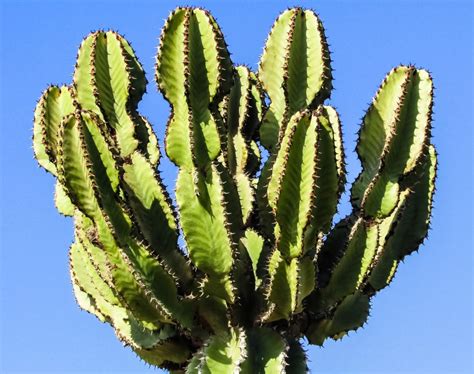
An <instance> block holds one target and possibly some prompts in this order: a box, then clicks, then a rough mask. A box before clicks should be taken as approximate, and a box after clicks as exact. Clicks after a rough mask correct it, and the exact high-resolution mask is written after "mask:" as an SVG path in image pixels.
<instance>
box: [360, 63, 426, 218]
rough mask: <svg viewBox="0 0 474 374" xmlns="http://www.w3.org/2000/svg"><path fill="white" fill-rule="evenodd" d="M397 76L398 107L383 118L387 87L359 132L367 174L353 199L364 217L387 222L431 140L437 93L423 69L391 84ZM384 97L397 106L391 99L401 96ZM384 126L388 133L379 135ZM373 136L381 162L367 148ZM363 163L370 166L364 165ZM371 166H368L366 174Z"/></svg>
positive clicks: (403, 71) (404, 71)
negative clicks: (403, 185)
mask: <svg viewBox="0 0 474 374" xmlns="http://www.w3.org/2000/svg"><path fill="white" fill-rule="evenodd" d="M397 75H400V76H401V77H402V78H401V79H399V83H398V85H395V89H396V91H397V92H400V94H399V97H398V100H397V101H396V103H394V105H395V107H394V108H393V107H391V106H389V108H390V110H391V112H390V111H389V113H386V114H385V113H383V114H381V110H382V109H379V107H380V106H375V104H377V103H378V100H377V99H378V98H380V97H382V98H384V95H382V93H384V91H386V90H388V88H387V84H385V85H383V86H382V88H381V89H380V91H379V95H378V97H377V98H376V100H375V101H374V107H375V108H377V109H369V112H368V115H367V116H366V118H367V120H365V119H364V125H363V127H362V129H361V133H360V141H359V144H360V146H358V153H359V157H360V158H361V160H362V163H363V167H364V170H363V171H362V173H361V175H360V176H359V178H358V179H357V181H356V182H355V184H354V187H353V198H352V200H353V202H354V203H355V204H356V206H357V204H358V202H359V201H360V206H361V207H362V208H363V209H364V213H365V214H366V215H367V216H372V217H380V218H383V217H386V216H388V215H389V214H390V213H391V212H392V211H393V209H395V206H396V204H397V202H398V197H399V191H400V186H399V182H400V180H401V178H402V177H403V176H405V175H407V174H408V173H409V172H410V171H412V170H413V168H414V166H415V165H416V163H417V161H418V160H419V159H420V157H421V156H422V154H423V152H422V151H423V147H424V144H425V143H426V139H427V137H428V136H429V130H430V122H431V110H432V108H431V107H432V91H433V85H432V82H431V77H430V76H429V74H428V73H427V72H426V71H425V70H417V69H415V68H413V67H404V66H402V67H399V68H397V69H396V70H394V71H392V72H391V73H390V74H389V76H388V78H387V82H389V81H391V78H392V77H393V78H394V79H395V77H396V76H397ZM394 81H395V80H394ZM385 96H390V98H391V100H392V104H393V101H394V100H393V96H397V95H389V94H388V93H385ZM380 101H382V102H383V100H380ZM373 112H377V113H378V115H377V116H379V118H377V120H373V118H372V117H373V116H375V115H373V116H372V113H373ZM369 114H370V116H369ZM380 118H381V119H380ZM381 122H382V123H381ZM366 124H370V125H366ZM382 127H383V129H384V130H383V131H380V130H381V128H382ZM371 130H372V131H371ZM377 132H378V135H376V134H377ZM380 132H382V133H384V134H380ZM369 133H370V134H371V135H369ZM370 136H372V137H378V138H377V140H376V142H377V144H378V147H374V148H375V149H376V150H377V148H378V150H380V155H379V157H380V159H379V160H376V159H374V154H372V155H369V156H368V151H367V148H368V147H367V145H365V144H364V143H365V142H369V141H368V140H365V139H370ZM381 145H383V146H381ZM372 152H373V149H372ZM365 159H367V160H369V162H368V163H367V162H365ZM367 165H369V167H368V169H367V172H366V171H365V168H366V166H367ZM364 188H365V190H364ZM361 192H363V194H362V195H360V193H361Z"/></svg>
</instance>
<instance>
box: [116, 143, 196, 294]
mask: <svg viewBox="0 0 474 374" xmlns="http://www.w3.org/2000/svg"><path fill="white" fill-rule="evenodd" d="M122 168H123V181H122V185H123V187H124V190H125V192H126V197H127V201H128V202H129V206H130V208H131V210H132V212H133V215H134V216H135V218H136V220H137V224H138V226H139V228H140V230H141V232H142V234H143V237H144V238H145V239H146V241H147V242H148V243H149V244H150V246H151V248H152V249H153V250H154V252H155V253H156V254H157V255H159V256H160V257H162V258H163V260H164V263H166V264H167V265H168V266H169V268H170V270H171V271H172V272H173V273H174V274H175V275H177V277H178V279H179V281H180V282H182V284H184V285H186V284H188V285H189V283H190V282H191V281H192V272H191V269H190V267H189V265H188V264H187V263H186V259H185V257H184V256H183V255H182V253H180V252H179V250H178V247H177V245H178V244H177V241H178V226H177V222H176V217H175V213H174V211H173V208H172V207H171V200H170V198H169V196H168V194H167V192H166V190H165V189H164V186H163V184H162V182H161V180H160V178H159V175H158V174H157V173H156V172H155V170H154V168H153V167H152V166H151V165H150V163H149V162H148V161H147V160H146V158H145V157H144V156H143V155H141V154H140V153H138V152H135V153H133V154H132V155H131V156H130V158H129V159H128V160H126V161H125V163H124V164H123V166H122Z"/></svg>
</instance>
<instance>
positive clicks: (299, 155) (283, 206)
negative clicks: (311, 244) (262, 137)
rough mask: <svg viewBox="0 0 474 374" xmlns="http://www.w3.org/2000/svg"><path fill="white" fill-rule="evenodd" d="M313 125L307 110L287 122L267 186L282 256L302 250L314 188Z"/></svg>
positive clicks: (296, 253)
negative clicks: (305, 112)
mask: <svg viewBox="0 0 474 374" xmlns="http://www.w3.org/2000/svg"><path fill="white" fill-rule="evenodd" d="M317 127H318V126H317V125H316V118H314V117H313V116H312V115H311V114H309V113H307V114H303V115H301V116H299V115H297V116H296V117H294V118H293V119H292V120H291V121H290V123H289V124H288V127H287V128H286V133H285V136H284V139H283V142H282V147H281V148H280V150H279V152H278V156H277V159H276V161H275V165H274V168H273V172H272V179H271V180H270V183H269V185H268V196H269V203H270V206H271V207H272V208H273V210H274V212H275V216H276V221H277V226H276V227H275V237H276V238H277V240H278V249H279V250H280V252H282V254H283V255H284V256H285V257H286V258H294V257H297V256H299V255H300V254H301V253H302V250H303V248H302V245H303V234H304V229H305V227H306V225H307V222H308V219H309V213H310V210H311V203H312V193H313V190H314V189H315V178H314V173H315V170H316V165H317V157H316V149H317V147H318V138H319V136H318V131H317ZM286 138H288V140H287V141H286ZM286 145H287V146H286Z"/></svg>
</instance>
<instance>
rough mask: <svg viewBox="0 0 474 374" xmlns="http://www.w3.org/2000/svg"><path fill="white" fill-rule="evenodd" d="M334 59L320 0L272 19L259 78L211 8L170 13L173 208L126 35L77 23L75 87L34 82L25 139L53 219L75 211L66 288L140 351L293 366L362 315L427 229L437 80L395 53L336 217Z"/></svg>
mask: <svg viewBox="0 0 474 374" xmlns="http://www.w3.org/2000/svg"><path fill="white" fill-rule="evenodd" d="M330 61H331V59H330V55H329V49H328V44H327V43H326V39H325V35H324V29H323V26H322V23H321V21H320V19H319V18H318V16H317V15H316V14H315V13H314V12H313V11H312V10H305V9H301V8H291V9H288V10H286V11H284V12H283V13H282V14H280V16H279V17H278V18H277V20H276V21H275V23H274V25H273V28H272V30H271V32H270V34H269V36H268V39H267V41H266V44H265V48H264V51H263V54H262V56H261V60H260V63H259V67H258V72H256V73H254V72H252V71H250V69H249V68H248V67H245V66H234V65H233V63H232V61H231V59H230V54H229V52H228V50H227V45H226V42H225V40H224V37H223V34H222V32H221V30H220V28H219V26H218V24H217V23H216V21H215V19H214V18H213V17H212V15H211V14H210V13H209V12H207V11H205V10H203V9H201V8H177V9H176V10H175V11H173V12H172V13H171V15H170V16H169V18H168V19H167V21H166V24H165V26H164V28H163V31H162V35H161V39H160V42H159V47H158V54H157V59H156V75H155V78H156V82H157V84H158V88H159V90H160V91H161V93H162V94H163V96H164V97H165V98H166V100H167V101H168V102H169V104H170V106H171V115H170V117H169V121H168V124H167V128H166V138H165V152H166V155H167V156H168V157H169V158H170V160H171V161H172V162H173V163H174V164H175V165H176V166H177V167H178V169H179V170H178V177H177V182H176V188H175V197H176V198H175V202H173V201H172V199H171V198H170V195H169V193H168V191H167V189H166V188H165V186H164V184H163V181H162V180H161V178H160V174H159V172H158V165H159V162H160V157H161V154H160V150H159V148H158V141H157V138H156V136H155V134H154V132H153V130H152V126H151V125H150V123H149V122H148V120H147V119H146V118H145V117H144V116H142V115H141V114H140V113H139V112H138V111H137V105H138V102H139V101H140V99H141V97H142V95H143V94H144V93H145V87H146V84H147V80H146V78H145V74H144V71H143V69H142V66H141V64H140V63H139V61H138V60H137V57H136V56H135V52H134V51H133V49H132V47H131V45H130V44H129V43H128V42H127V41H126V40H125V39H124V38H123V37H122V36H120V35H119V34H117V33H116V32H113V31H97V32H94V33H92V34H90V35H88V36H87V37H86V38H85V39H84V41H83V42H82V44H81V46H80V48H79V52H78V56H77V63H76V66H75V71H74V76H73V83H72V84H71V85H70V86H62V87H57V86H50V87H49V88H48V89H46V91H44V93H43V94H42V96H41V99H40V100H39V102H38V104H37V107H36V111H35V115H34V135H33V143H34V152H35V156H36V158H37V160H38V162H39V164H40V165H41V166H42V167H43V168H45V169H46V170H47V171H48V172H50V173H51V174H53V175H54V176H55V177H56V178H57V182H56V193H55V202H56V206H57V208H58V210H59V212H60V213H62V214H63V215H65V216H71V217H73V219H74V230H75V231H74V232H75V235H74V239H75V240H74V243H73V244H72V245H71V247H70V269H71V278H72V282H73V289H74V293H75V297H76V300H77V302H78V304H79V305H80V306H81V307H82V308H83V309H85V310H86V311H88V312H90V313H92V314H94V315H95V316H97V318H98V319H99V320H101V321H103V322H108V323H109V324H110V325H112V327H113V328H114V330H115V333H116V335H117V337H118V338H119V339H120V340H121V341H122V342H123V343H124V344H125V345H127V346H130V347H131V349H133V350H134V351H135V352H136V354H137V355H138V356H139V357H141V358H142V359H143V360H145V361H146V362H148V363H149V364H151V365H155V366H158V367H161V368H165V369H168V370H170V371H172V372H186V373H201V372H204V373H234V372H239V373H277V372H286V373H304V372H306V371H307V370H308V369H307V365H306V356H305V351H304V349H303V347H302V344H301V340H302V338H304V337H306V338H307V339H308V341H309V342H310V343H312V344H318V345H322V344H323V342H324V341H325V340H326V339H328V338H333V339H340V338H342V337H343V336H344V335H346V334H347V333H348V332H349V331H351V330H355V329H358V328H359V327H360V326H362V325H363V324H364V323H365V322H366V319H367V317H368V314H369V308H370V299H371V298H372V297H373V296H374V295H375V294H376V293H377V292H378V291H379V290H381V289H383V288H384V287H385V286H387V285H388V284H389V283H390V282H391V281H392V279H393V277H394V274H395V271H396V269H397V266H398V264H399V263H400V261H401V260H403V258H404V257H405V256H407V255H409V254H410V253H412V252H413V251H415V250H417V248H418V247H419V245H420V244H421V243H422V241H423V239H424V238H425V236H426V234H427V230H428V226H429V221H430V215H431V204H432V199H433V191H434V182H435V176H436V153H435V149H434V147H433V146H432V145H431V143H430V123H431V113H432V105H433V86H432V81H431V77H430V75H429V74H428V72H427V71H425V70H423V69H417V68H415V67H414V66H399V67H396V68H395V69H393V70H392V71H391V72H389V73H388V75H387V76H386V78H385V79H384V81H383V83H382V85H381V86H380V88H379V90H378V92H377V94H376V96H375V98H374V99H373V101H372V104H371V105H370V107H369V109H368V110H367V112H366V114H365V117H364V119H363V122H362V125H361V128H360V132H359V141H358V144H357V153H358V156H359V158H360V160H361V163H362V171H361V173H360V174H359V176H358V177H357V179H356V181H355V182H354V184H353V186H352V189H351V203H352V206H353V211H352V213H351V214H349V215H348V216H347V217H344V218H343V219H341V220H340V221H339V222H337V223H334V222H333V217H334V215H335V213H336V210H337V206H338V201H339V198H340V196H341V193H342V192H343V190H344V185H345V161H344V147H343V142H342V135H341V124H340V121H339V117H338V114H337V112H336V110H335V109H334V108H332V107H331V106H328V105H326V104H325V101H326V100H327V99H328V98H329V96H330V91H331V87H332V86H331V80H332V74H331V66H330ZM268 103H269V104H268ZM267 104H268V105H267ZM262 146H263V147H264V148H265V149H266V150H267V152H268V157H267V158H266V159H265V160H263V158H262V156H261V147H262ZM262 163H263V165H262ZM176 205H177V206H176ZM181 236H182V238H183V241H181V240H180V237H181ZM181 243H185V248H181V245H180V244H181Z"/></svg>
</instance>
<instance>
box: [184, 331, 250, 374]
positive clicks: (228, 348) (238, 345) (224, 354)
mask: <svg viewBox="0 0 474 374" xmlns="http://www.w3.org/2000/svg"><path fill="white" fill-rule="evenodd" d="M245 352H246V346H245V333H244V331H243V330H240V329H238V328H232V329H230V330H229V331H228V332H227V333H221V334H218V335H213V336H212V337H210V338H209V340H208V341H207V342H205V343H204V348H203V350H202V353H201V355H202V358H201V359H200V362H199V364H197V365H196V370H192V369H191V368H188V369H189V370H188V371H187V372H189V373H196V374H198V373H199V374H201V373H202V374H213V373H222V374H234V373H237V372H239V365H240V363H241V361H242V360H243V357H245ZM223 358H225V359H223Z"/></svg>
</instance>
